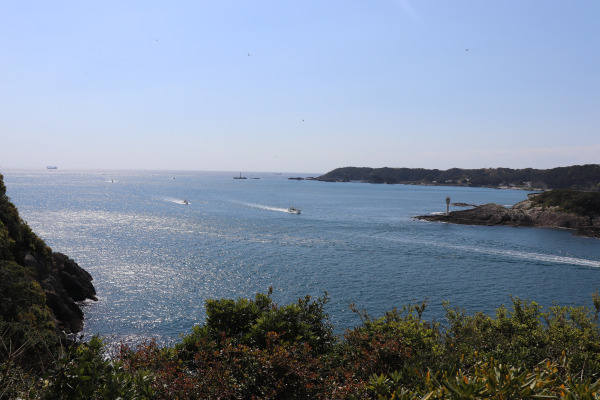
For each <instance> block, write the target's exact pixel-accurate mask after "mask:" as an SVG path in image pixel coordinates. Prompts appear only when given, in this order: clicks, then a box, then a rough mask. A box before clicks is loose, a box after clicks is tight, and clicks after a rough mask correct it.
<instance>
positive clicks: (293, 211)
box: [288, 206, 302, 214]
mask: <svg viewBox="0 0 600 400" xmlns="http://www.w3.org/2000/svg"><path fill="white" fill-rule="evenodd" d="M288 212H289V213H291V214H300V213H301V212H302V211H300V209H299V208H296V207H294V206H292V207H290V208H288Z"/></svg>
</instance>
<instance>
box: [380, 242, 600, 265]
mask: <svg viewBox="0 0 600 400" xmlns="http://www.w3.org/2000/svg"><path fill="white" fill-rule="evenodd" d="M388 239H391V238H388ZM391 240H392V241H394V242H403V243H414V244H421V245H424V246H434V247H439V248H445V249H450V250H455V251H459V252H460V253H463V254H464V253H476V254H482V255H487V256H492V257H498V258H504V259H513V260H526V261H534V262H545V263H550V264H567V265H577V266H581V267H589V268H600V261H597V260H588V259H585V258H580V257H571V256H562V255H557V254H543V253H536V252H528V251H520V250H513V249H495V248H490V247H486V246H470V245H460V244H452V243H432V242H427V241H420V240H410V239H407V240H403V239H398V238H394V239H391Z"/></svg>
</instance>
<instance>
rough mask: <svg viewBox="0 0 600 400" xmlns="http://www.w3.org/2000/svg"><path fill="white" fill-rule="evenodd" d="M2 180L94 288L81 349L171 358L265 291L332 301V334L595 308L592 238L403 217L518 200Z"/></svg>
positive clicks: (285, 185)
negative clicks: (362, 315)
mask: <svg viewBox="0 0 600 400" xmlns="http://www.w3.org/2000/svg"><path fill="white" fill-rule="evenodd" d="M1 173H2V174H3V175H4V181H5V184H6V186H7V194H8V196H9V197H10V199H11V201H12V202H13V203H14V204H15V205H16V206H17V207H18V209H19V212H20V215H21V217H22V218H23V219H24V220H25V221H27V223H28V224H29V225H30V226H31V228H32V229H33V230H34V231H35V232H36V233H37V234H38V235H39V236H40V237H41V238H43V239H44V240H45V241H46V243H47V244H48V245H49V246H50V247H52V249H53V250H54V251H59V252H62V253H65V254H67V255H68V256H69V257H71V258H73V259H74V260H75V261H77V262H78V263H79V265H80V266H82V267H83V268H85V269H86V270H87V271H89V272H90V273H91V274H92V276H93V277H94V282H93V283H94V285H95V287H96V290H97V294H98V301H97V302H93V301H88V302H86V303H85V304H84V307H83V309H84V313H85V328H84V334H85V335H86V336H88V337H89V335H91V334H96V333H97V334H101V335H103V336H105V337H107V338H109V339H111V340H116V341H125V342H133V343H135V342H139V341H142V340H145V339H148V338H156V339H157V340H158V341H159V342H160V343H172V342H173V341H177V340H178V338H179V335H180V334H182V333H187V332H189V331H190V330H191V328H192V326H193V325H195V324H202V323H203V321H204V318H205V310H204V302H205V300H206V299H211V298H223V297H224V298H238V297H253V296H254V295H255V294H256V293H257V292H267V291H268V289H269V287H270V286H273V289H274V291H273V298H274V299H275V301H277V302H278V303H280V304H288V303H290V302H293V301H295V300H296V299H297V298H298V297H304V296H305V295H311V296H314V297H318V296H323V295H324V294H325V292H326V293H327V295H328V296H329V298H330V302H329V303H328V304H327V306H326V311H327V312H328V313H329V316H330V321H331V323H332V324H333V325H334V327H335V330H336V332H337V333H340V334H341V333H343V332H344V330H345V329H347V328H351V327H353V326H356V325H357V324H359V323H360V319H359V318H358V316H356V315H355V314H354V313H352V312H351V311H350V309H349V304H351V303H354V304H356V306H358V307H359V308H362V309H365V310H366V311H367V312H368V313H369V315H371V316H374V317H377V316H381V315H383V313H385V311H387V310H390V309H392V308H393V307H398V308H400V307H402V306H403V305H405V304H412V303H421V302H422V301H423V300H425V299H427V300H428V302H429V305H428V308H427V310H426V311H425V313H424V314H423V318H425V319H427V320H436V321H438V322H441V323H442V324H444V322H445V317H444V316H445V312H444V307H443V305H442V302H443V301H449V302H450V306H451V307H459V308H464V309H465V310H466V312H467V313H469V314H472V313H474V312H478V311H482V312H485V313H493V312H494V310H495V309H496V308H498V307H499V306H500V305H502V304H506V305H510V304H511V296H517V297H519V298H523V299H529V300H534V301H536V302H538V303H539V304H541V305H543V306H544V308H547V307H549V306H551V305H552V304H553V303H554V304H559V305H588V306H591V295H592V293H593V292H594V291H595V290H596V289H597V288H598V286H599V283H600V279H599V277H600V275H599V274H600V240H598V239H590V238H583V237H577V236H573V235H572V232H570V231H567V230H560V229H541V228H515V227H502V226H498V227H491V226H464V225H450V224H441V223H433V222H425V221H417V220H414V219H413V218H412V217H414V216H417V215H424V214H429V213H434V212H443V211H445V209H446V196H450V197H451V201H452V202H462V203H469V204H485V203H490V202H493V203H498V204H503V205H506V206H510V205H513V204H515V203H517V202H519V201H521V200H524V199H525V198H526V196H527V193H528V192H526V191H521V190H494V189H486V188H465V187H444V186H412V185H372V184H365V183H325V182H318V181H311V180H289V179H287V178H288V177H297V176H300V177H307V176H317V175H319V174H273V173H243V175H244V176H246V177H248V178H249V179H232V178H233V177H234V176H238V175H239V172H237V173H225V172H186V171H177V172H174V171H65V170H60V169H58V170H38V171H32V170H28V171H25V170H5V171H1ZM250 178H255V179H250ZM256 178H258V179H256ZM184 200H187V201H188V202H189V204H185V202H184ZM290 206H296V207H297V208H299V209H301V210H302V213H301V214H299V215H296V214H290V213H288V212H287V209H288V207H290ZM451 209H453V210H456V209H460V208H458V207H451Z"/></svg>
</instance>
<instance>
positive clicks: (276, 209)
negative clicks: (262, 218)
mask: <svg viewBox="0 0 600 400" xmlns="http://www.w3.org/2000/svg"><path fill="white" fill-rule="evenodd" d="M244 205H245V206H248V207H252V208H258V209H261V210H267V211H278V212H284V213H287V212H289V211H288V209H287V208H282V207H271V206H265V205H263V204H254V203H244Z"/></svg>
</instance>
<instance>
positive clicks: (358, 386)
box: [0, 292, 600, 399]
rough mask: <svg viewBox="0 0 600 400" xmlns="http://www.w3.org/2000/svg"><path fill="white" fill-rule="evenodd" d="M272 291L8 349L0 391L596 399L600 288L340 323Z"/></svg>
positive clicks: (307, 302)
mask: <svg viewBox="0 0 600 400" xmlns="http://www.w3.org/2000/svg"><path fill="white" fill-rule="evenodd" d="M270 294H271V292H269V293H268V294H260V293H259V294H257V295H256V297H255V298H254V299H237V300H231V299H220V300H209V301H207V319H206V322H205V324H204V325H202V326H197V327H194V329H193V330H192V331H191V332H190V333H189V334H187V335H184V336H183V337H182V340H181V342H180V343H178V344H177V345H175V346H172V347H161V346H159V345H158V344H157V343H156V342H154V341H150V342H146V343H143V344H140V345H139V346H137V347H135V348H130V347H128V346H125V345H123V346H121V347H120V348H119V350H118V351H117V354H115V355H113V357H112V358H109V357H107V347H106V346H105V345H104V344H103V342H102V340H101V339H100V338H97V337H93V338H92V339H91V340H89V342H87V343H79V344H77V345H73V346H70V347H63V351H62V352H61V353H60V354H57V355H56V358H55V361H54V362H52V363H50V364H49V365H47V368H46V369H45V371H44V372H43V373H42V374H40V373H39V372H35V371H33V370H27V369H25V368H24V367H21V366H19V365H17V364H16V363H12V364H11V363H9V362H6V360H4V361H3V362H2V364H0V398H16V397H17V396H21V397H22V398H46V399H52V398H75V399H77V398H89V399H103V398H123V399H197V398H206V399H252V398H256V399H307V398H310V399H489V398H495V399H553V398H556V399H559V398H561V399H562V398H567V399H598V398H600V380H599V379H600V329H599V326H598V311H599V310H600V295H598V293H595V294H594V296H593V300H594V302H593V304H594V308H592V309H590V308H588V307H563V306H553V307H550V308H549V309H548V310H547V311H544V310H543V309H542V308H541V307H540V306H539V305H538V304H536V303H535V302H531V301H524V300H521V299H518V298H513V299H512V305H511V306H510V307H505V306H501V307H500V308H498V310H497V311H496V314H495V316H487V315H484V314H481V313H478V314H475V315H472V316H468V315H466V314H465V312H464V311H463V310H460V309H455V308H451V307H450V306H449V305H446V314H447V326H442V325H441V324H438V323H430V322H427V321H426V320H424V319H423V315H424V313H425V311H426V306H427V303H426V302H423V303H421V304H417V305H410V306H405V307H403V308H402V309H394V310H392V311H389V312H387V313H386V314H385V315H383V316H382V317H379V318H375V317H371V316H369V315H368V314H367V313H366V312H363V311H359V310H357V309H356V308H355V307H354V308H353V309H354V311H355V312H357V313H358V314H359V315H360V317H361V319H362V323H361V324H360V325H359V326H357V327H355V328H353V329H350V330H347V331H346V332H345V333H344V335H343V336H342V337H336V336H335V335H334V334H333V329H332V326H331V325H330V324H329V322H328V319H327V314H326V313H325V311H324V307H325V305H326V303H327V301H328V298H327V296H325V297H323V298H318V299H314V300H313V299H311V298H310V297H305V298H302V299H299V300H298V302H297V303H293V304H289V305H284V306H279V305H278V304H276V303H274V302H273V301H272V299H271V297H270Z"/></svg>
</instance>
